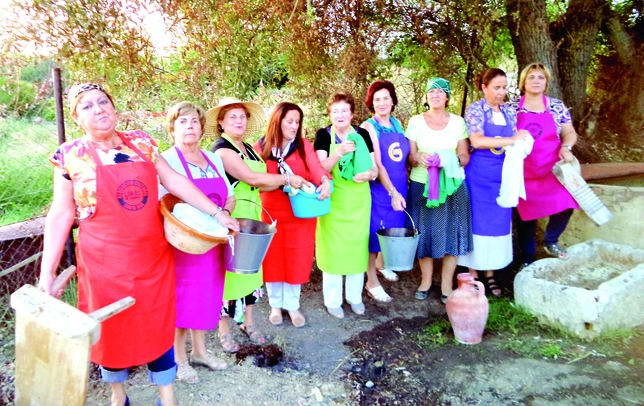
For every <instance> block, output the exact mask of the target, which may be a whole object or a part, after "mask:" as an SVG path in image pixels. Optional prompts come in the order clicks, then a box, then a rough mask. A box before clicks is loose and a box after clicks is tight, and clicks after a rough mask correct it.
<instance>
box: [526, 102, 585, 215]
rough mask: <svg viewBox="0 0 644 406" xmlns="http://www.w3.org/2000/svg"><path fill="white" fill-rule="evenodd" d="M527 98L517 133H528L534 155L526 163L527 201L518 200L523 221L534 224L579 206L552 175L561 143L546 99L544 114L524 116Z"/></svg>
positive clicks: (527, 114) (529, 156) (528, 157)
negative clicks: (536, 220) (519, 131)
mask: <svg viewBox="0 0 644 406" xmlns="http://www.w3.org/2000/svg"><path fill="white" fill-rule="evenodd" d="M524 100H525V96H523V97H521V101H520V102H519V113H518V114H517V129H519V130H528V131H529V132H530V134H532V136H533V137H534V146H533V147H532V152H531V153H530V155H528V156H527V157H526V158H525V160H524V161H523V176H524V178H525V193H526V198H525V200H524V199H519V205H518V206H517V209H518V210H519V215H520V216H521V219H522V220H523V221H529V220H535V219H539V218H542V217H548V216H551V215H553V214H557V213H560V212H562V211H564V210H566V209H577V210H579V205H578V204H577V202H575V199H573V197H572V196H571V195H570V193H568V191H567V190H566V188H565V187H564V186H563V185H562V184H561V182H559V181H558V180H557V178H556V177H555V175H554V174H553V173H552V167H553V166H555V163H557V162H558V161H559V150H560V149H561V141H560V140H559V136H558V135H557V125H556V124H555V119H554V117H552V115H551V114H550V112H549V110H548V100H547V99H546V96H543V105H544V106H545V108H546V110H545V111H543V112H541V113H532V112H530V113H522V112H520V111H521V109H522V108H523V102H524Z"/></svg>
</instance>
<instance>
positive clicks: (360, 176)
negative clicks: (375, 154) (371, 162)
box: [353, 169, 374, 183]
mask: <svg viewBox="0 0 644 406" xmlns="http://www.w3.org/2000/svg"><path fill="white" fill-rule="evenodd" d="M373 177H374V174H373V171H372V170H371V169H369V170H368V171H364V172H360V173H356V174H355V175H354V176H353V181H354V182H356V183H363V182H369V181H370V180H371V179H373Z"/></svg>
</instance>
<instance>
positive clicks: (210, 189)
mask: <svg viewBox="0 0 644 406" xmlns="http://www.w3.org/2000/svg"><path fill="white" fill-rule="evenodd" d="M175 150H176V151H177V155H178V156H179V160H181V164H182V165H183V169H184V171H185V174H186V176H187V177H188V179H190V180H191V181H192V183H194V184H195V186H197V187H198V188H199V190H201V191H202V192H203V193H204V194H205V195H206V196H208V197H209V198H210V200H212V201H213V202H214V203H215V204H216V205H218V206H221V207H224V206H225V205H226V198H227V197H228V188H227V186H226V182H225V181H224V178H223V177H222V176H221V173H219V171H218V170H217V167H216V166H215V164H213V163H212V162H211V161H210V159H208V157H207V156H206V154H204V153H203V151H202V152H201V154H202V155H203V157H204V158H205V159H206V162H208V163H209V164H210V166H211V167H212V168H213V169H214V170H215V172H216V173H217V176H219V177H218V178H198V179H194V178H193V177H192V173H190V168H188V164H187V162H186V159H185V158H184V156H183V154H182V153H181V151H180V150H179V148H177V147H175ZM222 247H223V245H221V244H219V245H217V246H216V247H215V248H213V249H211V250H210V251H208V252H206V253H205V254H201V255H193V254H188V253H186V252H183V251H179V250H178V249H176V248H175V249H174V262H175V267H176V272H177V274H176V278H177V323H176V326H177V328H191V329H195V330H212V329H214V328H215V327H217V323H218V322H219V315H220V314H221V304H222V298H223V296H224V280H225V277H226V268H224V260H223V250H222Z"/></svg>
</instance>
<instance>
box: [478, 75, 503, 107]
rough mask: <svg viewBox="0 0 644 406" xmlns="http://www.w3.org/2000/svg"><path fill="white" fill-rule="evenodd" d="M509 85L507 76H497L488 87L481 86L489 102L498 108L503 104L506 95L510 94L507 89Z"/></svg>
mask: <svg viewBox="0 0 644 406" xmlns="http://www.w3.org/2000/svg"><path fill="white" fill-rule="evenodd" d="M507 85H508V80H507V79H506V77H505V76H497V77H495V78H494V79H492V80H490V83H489V84H488V85H487V86H486V85H483V86H481V88H482V89H483V93H484V94H485V99H486V100H487V102H488V103H489V104H490V105H493V106H498V105H499V104H501V103H503V100H504V99H505V94H506V93H507V92H508V91H507V89H506V87H507Z"/></svg>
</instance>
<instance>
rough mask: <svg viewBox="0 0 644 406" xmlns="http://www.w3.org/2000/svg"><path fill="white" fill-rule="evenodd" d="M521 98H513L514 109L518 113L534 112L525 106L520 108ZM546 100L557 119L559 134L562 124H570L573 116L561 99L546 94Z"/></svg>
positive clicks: (550, 111)
mask: <svg viewBox="0 0 644 406" xmlns="http://www.w3.org/2000/svg"><path fill="white" fill-rule="evenodd" d="M520 101H521V99H520V98H519V99H516V100H512V101H511V102H510V103H509V106H510V107H512V108H513V109H514V111H516V112H517V113H533V112H532V111H530V110H528V109H526V108H525V107H523V108H522V109H521V110H519V102H520ZM546 101H547V102H548V112H549V113H550V115H552V117H553V118H554V119H555V125H556V126H557V135H561V126H562V125H563V124H568V123H570V122H572V117H571V116H570V110H568V107H566V105H565V104H564V103H563V102H562V101H561V100H559V99H553V98H551V97H547V96H546Z"/></svg>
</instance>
